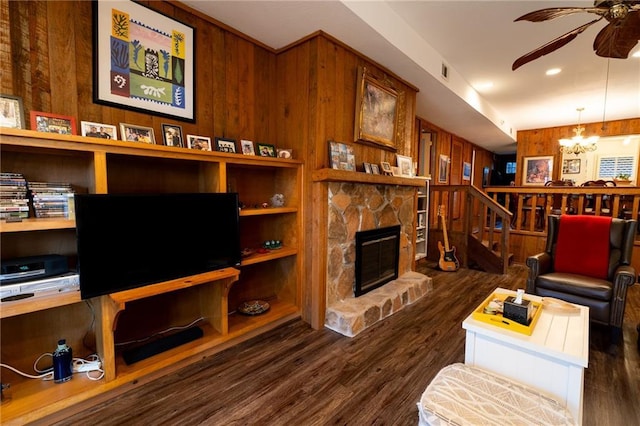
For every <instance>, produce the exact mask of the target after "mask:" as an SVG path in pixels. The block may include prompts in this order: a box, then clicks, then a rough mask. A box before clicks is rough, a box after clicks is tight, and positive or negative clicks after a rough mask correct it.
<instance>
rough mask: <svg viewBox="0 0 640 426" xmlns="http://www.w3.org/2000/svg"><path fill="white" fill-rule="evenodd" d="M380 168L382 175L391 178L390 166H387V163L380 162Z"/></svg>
mask: <svg viewBox="0 0 640 426" xmlns="http://www.w3.org/2000/svg"><path fill="white" fill-rule="evenodd" d="M380 168H381V169H382V174H383V175H389V176H393V169H392V168H391V164H389V163H388V162H387V161H382V162H381V163H380Z"/></svg>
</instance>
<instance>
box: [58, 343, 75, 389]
mask: <svg viewBox="0 0 640 426" xmlns="http://www.w3.org/2000/svg"><path fill="white" fill-rule="evenodd" d="M72 364H73V355H72V351H71V348H70V347H69V346H67V342H66V340H65V339H60V340H58V347H57V348H56V350H55V351H54V352H53V381H54V382H55V383H63V382H66V381H69V380H71V377H72V375H73V365H72Z"/></svg>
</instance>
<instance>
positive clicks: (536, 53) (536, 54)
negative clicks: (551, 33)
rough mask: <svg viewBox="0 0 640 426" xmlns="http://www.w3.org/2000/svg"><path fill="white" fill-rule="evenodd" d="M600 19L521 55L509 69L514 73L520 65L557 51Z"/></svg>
mask: <svg viewBox="0 0 640 426" xmlns="http://www.w3.org/2000/svg"><path fill="white" fill-rule="evenodd" d="M601 19H602V17H600V18H598V19H594V20H593V21H591V22H587V23H586V24H584V25H582V26H579V27H578V28H576V29H574V30H571V31H569V32H568V33H566V34H563V35H561V36H560V37H558V38H556V39H554V40H551V41H550V42H549V43H547V44H545V45H544V46H540V47H538V48H537V49H535V50H532V51H531V52H529V53H527V54H526V55H523V56H521V57H519V58H518V59H516V61H515V62H514V63H513V65H512V66H511V69H512V70H513V71H515V70H516V69H517V68H519V67H521V66H522V65H524V64H526V63H528V62H531V61H533V60H534V59H538V58H540V57H542V56H544V55H547V54H549V53H551V52H553V51H555V50H557V49H560V48H561V47H562V46H564V45H566V44H567V43H569V42H570V41H571V40H573V39H574V38H576V37H577V36H578V34H580V33H581V32H583V31H584V30H586V29H587V28H589V26H591V25H593V24H595V23H596V22H598V21H599V20H601Z"/></svg>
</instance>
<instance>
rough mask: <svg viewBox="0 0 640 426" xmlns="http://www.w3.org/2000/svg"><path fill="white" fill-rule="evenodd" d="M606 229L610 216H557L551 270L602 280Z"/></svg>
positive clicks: (606, 257) (606, 260) (606, 256)
mask: <svg viewBox="0 0 640 426" xmlns="http://www.w3.org/2000/svg"><path fill="white" fill-rule="evenodd" d="M610 228H611V218H610V217H605V216H569V215H562V216H560V226H559V229H558V241H557V243H556V253H555V258H554V264H553V268H554V270H555V271H556V272H564V273H568V274H580V275H586V276H589V277H593V278H600V279H603V280H606V279H607V276H608V274H609V234H610ZM586 248H588V249H586ZM609 296H610V295H609Z"/></svg>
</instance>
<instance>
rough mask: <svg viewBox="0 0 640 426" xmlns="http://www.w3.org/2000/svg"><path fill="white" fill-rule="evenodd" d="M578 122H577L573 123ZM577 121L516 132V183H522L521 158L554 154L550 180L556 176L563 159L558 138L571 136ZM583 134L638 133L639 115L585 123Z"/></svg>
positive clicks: (522, 159) (617, 134)
mask: <svg viewBox="0 0 640 426" xmlns="http://www.w3.org/2000/svg"><path fill="white" fill-rule="evenodd" d="M576 124H577V123H576ZM576 124H570V125H566V126H558V127H549V128H545V129H531V130H519V131H518V134H517V141H518V149H517V155H516V157H517V163H516V185H521V184H522V168H523V166H524V157H532V156H544V155H553V176H552V179H559V177H560V172H561V167H562V165H561V164H560V162H561V160H562V155H561V154H560V152H559V150H560V144H559V143H558V139H560V138H566V137H572V136H573V135H574V132H573V129H574V128H575V127H576ZM582 126H584V128H585V131H584V135H586V136H590V135H598V136H600V137H605V136H619V135H631V134H638V133H640V118H632V119H626V120H613V121H607V122H605V126H604V127H603V125H602V122H597V123H584V124H582ZM638 179H640V171H639V172H638V176H636V181H638Z"/></svg>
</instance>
